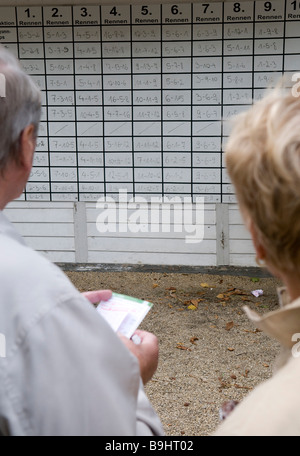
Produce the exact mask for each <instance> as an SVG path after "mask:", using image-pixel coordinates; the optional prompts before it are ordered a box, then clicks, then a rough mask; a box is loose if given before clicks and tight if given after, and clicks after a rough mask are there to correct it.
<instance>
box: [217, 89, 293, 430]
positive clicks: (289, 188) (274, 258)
mask: <svg viewBox="0 0 300 456" xmlns="http://www.w3.org/2000/svg"><path fill="white" fill-rule="evenodd" d="M295 95H298V94H297V93H295V91H294V90H292V91H290V90H288V91H287V90H284V89H276V90H275V91H273V92H271V93H270V94H268V95H267V96H266V97H265V98H264V99H263V100H261V101H259V102H257V103H255V104H254V106H253V107H252V108H251V109H250V110H249V111H247V112H246V113H243V114H241V115H240V116H238V118H237V119H236V121H235V124H234V128H233V131H232V134H231V137H230V139H229V142H228V144H227V151H226V164H227V169H228V172H229V175H230V178H231V180H232V182H233V184H234V186H235V190H236V195H237V198H238V202H239V206H240V210H241V213H242V215H243V218H244V221H245V224H246V226H247V228H248V229H249V231H250V233H251V236H252V239H253V243H254V246H255V250H256V254H257V261H258V263H259V264H264V265H265V266H266V267H267V269H268V270H269V271H270V272H271V273H272V274H273V275H274V276H276V277H278V278H279V279H280V280H281V281H282V282H283V284H284V285H285V287H284V288H282V289H280V290H279V298H280V299H279V300H280V307H281V308H280V309H279V310H276V311H274V312H271V313H268V314H266V315H264V316H259V315H258V314H257V313H256V312H254V311H252V310H250V309H249V308H245V310H246V312H247V314H248V316H249V317H250V319H251V320H252V321H253V322H254V324H255V325H256V327H258V328H260V329H262V330H263V331H265V332H266V333H267V334H268V335H270V336H271V337H274V338H275V339H277V340H278V341H279V342H280V343H281V345H282V347H283V355H282V356H281V359H280V363H278V365H277V370H276V373H275V375H274V376H273V377H272V378H271V379H270V380H268V381H267V382H265V383H263V384H262V385H260V386H259V387H258V388H256V389H255V390H254V391H253V392H252V393H251V394H250V395H249V396H248V398H246V399H245V400H244V401H243V402H242V403H241V404H239V405H238V406H237V408H236V409H235V410H234V411H233V412H232V413H231V415H230V416H229V417H228V418H227V419H226V420H225V421H224V423H223V424H222V425H221V426H220V427H219V429H218V430H217V432H216V435H219V436H224V435H240V436H249V435H250V436H254V435H263V436H266V435H267V436H279V435H280V436H282V435H283V436H286V435H290V436H295V435H300V394H299V392H298V390H299V384H300V359H299V355H300V353H298V350H297V348H298V346H299V344H297V341H298V340H299V339H300V98H299V97H298V96H295Z"/></svg>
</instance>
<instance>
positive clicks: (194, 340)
mask: <svg viewBox="0 0 300 456" xmlns="http://www.w3.org/2000/svg"><path fill="white" fill-rule="evenodd" d="M196 340H199V339H198V337H191V338H190V342H191V344H193V345H196V344H195V342H196Z"/></svg>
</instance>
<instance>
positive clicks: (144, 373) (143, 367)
mask: <svg viewBox="0 0 300 456" xmlns="http://www.w3.org/2000/svg"><path fill="white" fill-rule="evenodd" d="M135 334H137V335H138V336H139V338H140V339H141V343H140V344H139V345H136V344H135V343H134V342H132V340H129V339H127V337H124V336H123V335H122V334H118V335H119V337H120V339H121V340H122V342H123V343H124V344H125V345H126V347H127V348H128V349H129V350H130V351H131V353H132V354H133V355H135V356H136V357H137V359H138V361H139V364H140V371H141V377H142V380H143V383H144V385H146V383H147V382H149V380H151V378H152V377H153V375H154V374H155V372H156V369H157V366H158V355H159V348H158V340H157V337H156V336H154V334H151V333H149V332H146V331H140V330H137V331H136V332H135Z"/></svg>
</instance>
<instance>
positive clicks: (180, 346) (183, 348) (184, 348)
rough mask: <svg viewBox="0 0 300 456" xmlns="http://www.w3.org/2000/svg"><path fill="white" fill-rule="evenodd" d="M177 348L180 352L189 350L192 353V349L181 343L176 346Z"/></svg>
mask: <svg viewBox="0 0 300 456" xmlns="http://www.w3.org/2000/svg"><path fill="white" fill-rule="evenodd" d="M176 348H178V350H188V351H191V349H190V348H188V347H185V346H184V345H182V344H181V343H178V344H177V345H176Z"/></svg>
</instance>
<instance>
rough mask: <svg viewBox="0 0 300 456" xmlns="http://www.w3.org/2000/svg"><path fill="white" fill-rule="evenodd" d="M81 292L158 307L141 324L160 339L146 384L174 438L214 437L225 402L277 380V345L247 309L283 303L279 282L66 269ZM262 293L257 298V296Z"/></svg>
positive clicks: (208, 275)
mask: <svg viewBox="0 0 300 456" xmlns="http://www.w3.org/2000/svg"><path fill="white" fill-rule="evenodd" d="M66 273H67V275H68V276H69V278H70V279H71V281H72V282H73V283H74V284H75V286H76V287H77V288H78V289H79V290H80V291H89V290H95V289H112V290H113V291H115V292H118V293H123V294H128V295H131V296H136V297H139V298H143V299H146V300H149V301H151V302H153V304H154V307H153V309H152V310H151V312H150V313H149V314H148V316H147V317H146V319H145V320H144V322H143V323H142V325H141V329H144V330H147V331H150V332H153V333H155V334H156V336H157V337H158V339H159V342H160V362H159V367H158V370H157V372H156V374H155V376H154V377H153V379H152V380H151V381H150V382H149V383H148V385H147V386H146V391H147V394H148V397H149V398H150V400H151V402H152V404H153V407H154V408H155V410H156V411H157V413H158V415H159V416H160V418H161V421H162V423H163V426H164V430H165V433H166V435H168V436H181V435H184V436H207V435H210V434H211V433H213V431H214V430H215V429H216V427H217V426H218V423H219V408H220V406H221V405H222V404H223V402H224V401H227V400H231V399H233V400H237V401H241V400H242V399H243V398H244V397H245V396H246V395H247V394H248V393H249V392H250V391H251V390H252V389H253V388H254V387H255V386H256V385H257V384H259V383H261V382H262V381H264V380H266V379H268V378H269V377H270V376H271V375H272V367H273V364H274V360H275V357H276V355H277V354H278V349H279V346H278V344H277V343H276V342H275V341H273V340H271V339H269V338H268V337H267V336H265V335H264V334H263V333H262V332H259V331H257V330H256V328H255V327H253V325H252V323H250V322H249V321H248V319H247V317H246V316H245V314H244V312H243V310H242V307H243V305H249V306H250V307H251V308H253V309H255V310H257V311H258V312H260V313H264V312H267V311H270V310H275V308H277V306H278V300H277V293H276V288H277V287H278V286H280V285H281V284H280V283H279V282H278V281H277V280H275V279H273V278H260V279H257V278H256V277H249V276H247V277H241V276H228V275H214V274H199V273H192V274H182V273H157V272H149V273H144V272H143V273H140V272H99V271H88V272H78V271H77V272H76V271H67V272H66ZM256 289H263V291H264V295H263V296H262V297H260V298H255V297H254V296H253V295H252V294H251V291H253V290H256Z"/></svg>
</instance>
